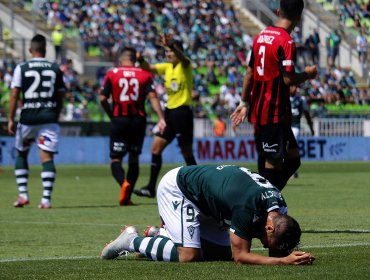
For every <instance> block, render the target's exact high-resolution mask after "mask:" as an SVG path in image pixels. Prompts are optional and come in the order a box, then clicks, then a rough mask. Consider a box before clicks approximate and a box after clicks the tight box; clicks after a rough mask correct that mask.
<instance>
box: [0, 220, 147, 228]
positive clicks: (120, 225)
mask: <svg viewBox="0 0 370 280" xmlns="http://www.w3.org/2000/svg"><path fill="white" fill-rule="evenodd" d="M0 224H28V225H67V226H94V227H95V226H102V227H106V226H110V227H111V226H114V227H117V226H119V227H124V225H122V224H98V223H60V222H32V221H0ZM135 226H137V227H147V226H148V225H135Z"/></svg>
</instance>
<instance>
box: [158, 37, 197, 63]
mask: <svg viewBox="0 0 370 280" xmlns="http://www.w3.org/2000/svg"><path fill="white" fill-rule="evenodd" d="M161 39H162V43H163V45H165V46H166V47H169V48H170V49H171V50H172V51H173V52H174V53H175V55H176V57H177V58H178V59H179V60H180V62H181V64H182V65H183V66H184V67H185V68H188V67H189V65H190V60H189V59H188V58H187V57H186V56H185V54H184V53H183V52H182V50H181V49H179V48H178V47H177V46H176V44H174V42H173V38H172V36H170V35H168V34H165V35H163V36H161Z"/></svg>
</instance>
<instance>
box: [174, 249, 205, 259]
mask: <svg viewBox="0 0 370 280" xmlns="http://www.w3.org/2000/svg"><path fill="white" fill-rule="evenodd" d="M177 251H178V253H179V262H196V261H199V260H200V257H201V254H200V252H201V251H200V249H198V248H189V247H177Z"/></svg>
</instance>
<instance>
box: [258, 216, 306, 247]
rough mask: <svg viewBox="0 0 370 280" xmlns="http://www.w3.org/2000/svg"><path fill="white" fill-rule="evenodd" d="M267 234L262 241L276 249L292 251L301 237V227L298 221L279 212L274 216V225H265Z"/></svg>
mask: <svg viewBox="0 0 370 280" xmlns="http://www.w3.org/2000/svg"><path fill="white" fill-rule="evenodd" d="M265 231H266V235H265V238H263V240H261V241H262V243H263V244H264V245H265V247H267V248H269V249H272V250H274V251H281V252H287V253H289V252H291V251H292V250H293V249H294V248H295V247H296V246H297V245H298V244H299V241H300V238H301V234H302V232H301V228H300V226H299V224H298V222H297V221H296V220H295V219H294V218H292V217H290V216H288V215H282V214H277V215H274V216H273V217H272V225H269V226H268V225H267V224H266V226H265Z"/></svg>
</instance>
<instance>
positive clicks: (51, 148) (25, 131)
mask: <svg viewBox="0 0 370 280" xmlns="http://www.w3.org/2000/svg"><path fill="white" fill-rule="evenodd" d="M59 132H60V127H59V124H57V123H48V124H39V125H25V124H21V123H18V125H17V133H16V136H15V148H16V149H17V150H18V151H21V152H25V151H28V150H29V149H30V148H31V146H32V144H33V142H35V141H37V145H38V147H39V148H40V149H41V150H43V151H47V152H51V153H56V152H57V151H58V142H59Z"/></svg>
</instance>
